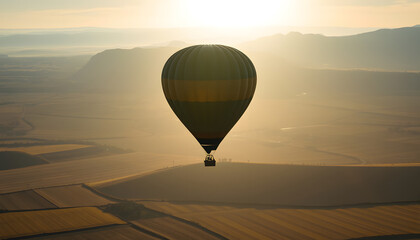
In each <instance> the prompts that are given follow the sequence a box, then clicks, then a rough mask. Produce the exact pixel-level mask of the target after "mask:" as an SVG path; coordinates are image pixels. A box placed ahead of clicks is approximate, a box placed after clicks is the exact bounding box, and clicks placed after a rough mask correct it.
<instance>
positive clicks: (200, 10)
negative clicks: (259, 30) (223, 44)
mask: <svg viewBox="0 0 420 240" xmlns="http://www.w3.org/2000/svg"><path fill="white" fill-rule="evenodd" d="M185 1H186V6H187V9H188V11H187V14H188V20H189V21H191V22H192V23H193V24H194V25H196V26H210V27H253V26H267V25H274V24H276V23H277V24H278V23H280V24H288V23H290V21H291V15H292V13H293V11H292V10H293V8H294V1H293V0H258V1H255V0H212V1H206V0H185Z"/></svg>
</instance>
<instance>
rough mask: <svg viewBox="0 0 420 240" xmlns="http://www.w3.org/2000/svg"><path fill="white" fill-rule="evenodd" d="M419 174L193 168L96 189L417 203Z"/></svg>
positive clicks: (286, 200) (325, 202)
mask: <svg viewBox="0 0 420 240" xmlns="http://www.w3.org/2000/svg"><path fill="white" fill-rule="evenodd" d="M419 174H420V167H339V166H297V165H271V164H246V163H219V164H218V166H217V167H215V168H205V167H204V166H202V164H195V165H189V166H183V167H177V168H170V169H167V170H162V171H159V172H155V173H153V174H150V175H145V176H141V177H137V178H131V179H128V180H125V181H122V180H119V181H116V182H114V183H108V184H107V185H104V186H102V187H98V189H99V190H100V191H102V192H104V193H106V194H110V195H112V196H116V197H120V198H125V199H142V200H165V201H183V202H188V201H193V202H194V201H199V202H216V203H243V204H246V203H249V204H279V205H289V206H331V205H344V204H358V203H389V202H398V201H418V200H419V199H420V192H419V191H418V189H419V188H420V182H419V181H418V176H419ZM331 179H333V181H331Z"/></svg>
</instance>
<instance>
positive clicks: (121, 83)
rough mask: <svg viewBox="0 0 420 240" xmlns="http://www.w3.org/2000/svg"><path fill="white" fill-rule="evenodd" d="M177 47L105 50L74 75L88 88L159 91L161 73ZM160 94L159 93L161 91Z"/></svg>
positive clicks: (146, 92)
mask: <svg viewBox="0 0 420 240" xmlns="http://www.w3.org/2000/svg"><path fill="white" fill-rule="evenodd" d="M179 49H180V48H176V47H157V48H134V49H130V50H128V49H112V50H106V51H103V52H101V53H98V54H96V55H95V56H93V57H92V58H91V59H90V61H89V62H88V63H87V64H86V65H85V66H84V67H83V68H82V69H81V70H80V71H79V72H78V73H77V74H76V75H75V76H74V77H73V78H74V79H75V80H76V81H78V82H80V83H82V85H83V86H84V88H85V89H87V90H89V91H113V92H115V91H117V92H118V91H124V92H126V91H129V92H137V93H143V94H145V95H150V94H156V93H158V91H160V88H161V84H160V75H161V71H162V67H163V65H164V64H165V62H166V60H167V59H168V58H169V57H170V56H171V54H173V53H174V52H176V51H177V50H179ZM159 93H160V92H159Z"/></svg>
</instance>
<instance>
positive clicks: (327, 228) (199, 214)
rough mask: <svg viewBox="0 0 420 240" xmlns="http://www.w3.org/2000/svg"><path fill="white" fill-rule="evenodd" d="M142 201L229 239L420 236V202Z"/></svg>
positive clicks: (153, 207)
mask: <svg viewBox="0 0 420 240" xmlns="http://www.w3.org/2000/svg"><path fill="white" fill-rule="evenodd" d="M142 203H143V204H144V205H145V206H147V207H149V208H152V209H155V210H158V211H162V212H165V213H168V214H172V215H174V216H177V217H180V218H183V219H186V220H189V221H193V222H196V223H198V224H200V225H201V226H204V227H206V228H208V229H211V230H212V231H215V232H217V233H219V234H221V235H222V236H224V237H227V238H228V239H351V238H361V237H369V236H388V235H396V236H398V235H401V236H404V235H407V236H409V235H410V234H411V235H415V236H417V237H419V236H420V235H419V234H420V233H419V227H420V220H419V217H418V216H419V215H420V205H419V204H413V205H389V206H366V207H361V208H358V207H348V208H325V209H323V208H320V209H317V208H314V209H307V208H305V209H298V208H276V207H264V206H254V207H253V206H249V205H248V206H243V205H242V206H240V205H238V206H235V205H227V206H223V205H222V204H218V205H206V204H183V203H179V204H176V203H167V202H142ZM407 239H411V238H407Z"/></svg>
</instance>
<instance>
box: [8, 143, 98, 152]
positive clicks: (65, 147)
mask: <svg viewBox="0 0 420 240" xmlns="http://www.w3.org/2000/svg"><path fill="white" fill-rule="evenodd" d="M86 147H91V146H90V145H81V144H57V145H40V146H30V147H14V148H6V147H0V151H19V152H25V153H28V154H32V155H38V154H44V153H53V152H62V151H70V150H75V149H80V148H86Z"/></svg>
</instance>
